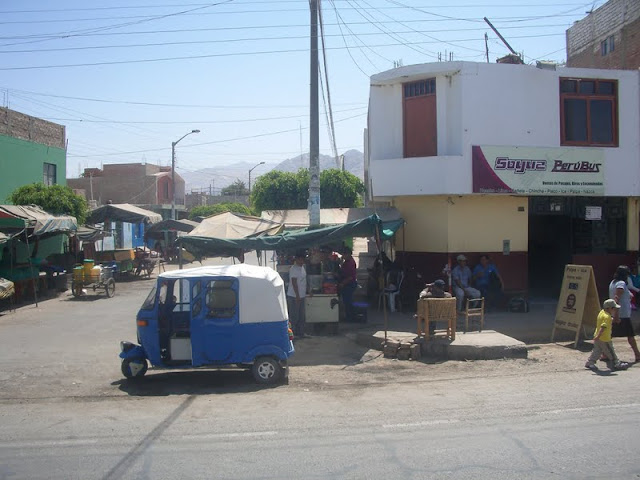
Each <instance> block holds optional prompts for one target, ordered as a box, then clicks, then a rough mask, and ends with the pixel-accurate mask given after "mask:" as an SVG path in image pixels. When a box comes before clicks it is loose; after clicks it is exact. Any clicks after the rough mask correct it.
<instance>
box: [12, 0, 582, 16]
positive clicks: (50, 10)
mask: <svg viewBox="0 0 640 480" xmlns="http://www.w3.org/2000/svg"><path fill="white" fill-rule="evenodd" d="M336 1H346V0H336ZM269 3H271V4H274V3H283V4H289V3H296V4H298V3H299V0H270V1H269ZM206 5H209V4H207V3H186V4H185V3H182V4H164V5H162V4H157V3H155V4H151V5H122V6H108V7H90V8H89V7H86V8H47V9H32V10H1V11H0V14H19V13H20V14H24V13H54V12H64V13H68V12H94V11H102V10H136V9H138V10H139V9H145V10H148V9H150V8H173V7H180V8H185V7H199V6H206ZM235 5H237V6H242V5H264V1H253V2H252V1H245V2H236V3H235ZM571 5H578V4H576V3H553V2H552V3H530V4H518V5H513V4H504V3H494V4H442V5H430V6H428V7H424V8H465V7H482V8H490V7H507V6H508V7H509V8H513V7H521V8H522V7H526V8H528V7H555V6H562V7H564V6H571ZM417 8H420V7H417Z"/></svg>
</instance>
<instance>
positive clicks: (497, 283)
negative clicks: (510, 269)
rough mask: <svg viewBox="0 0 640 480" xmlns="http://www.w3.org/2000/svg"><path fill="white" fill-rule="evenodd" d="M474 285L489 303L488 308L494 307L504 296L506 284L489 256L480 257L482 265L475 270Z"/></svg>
mask: <svg viewBox="0 0 640 480" xmlns="http://www.w3.org/2000/svg"><path fill="white" fill-rule="evenodd" d="M472 280H473V284H474V285H475V286H476V288H477V289H478V290H480V293H481V294H482V296H483V297H484V298H485V299H486V301H487V307H494V306H495V304H496V303H498V301H499V300H500V297H501V296H502V290H503V289H504V282H503V281H502V277H501V276H500V274H499V273H498V269H497V268H496V266H495V265H494V264H493V263H491V261H490V259H489V255H486V254H485V255H482V256H480V263H479V264H478V265H476V267H475V268H474V269H473V277H472Z"/></svg>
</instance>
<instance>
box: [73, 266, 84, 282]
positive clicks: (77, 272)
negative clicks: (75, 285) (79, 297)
mask: <svg viewBox="0 0 640 480" xmlns="http://www.w3.org/2000/svg"><path fill="white" fill-rule="evenodd" d="M83 278H84V268H83V267H73V279H74V280H76V281H82V279H83Z"/></svg>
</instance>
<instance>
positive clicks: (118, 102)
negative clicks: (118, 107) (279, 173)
mask: <svg viewBox="0 0 640 480" xmlns="http://www.w3.org/2000/svg"><path fill="white" fill-rule="evenodd" d="M0 90H5V91H6V92H9V93H11V92H17V93H24V94H29V95H36V96H42V97H51V98H62V99H66V100H80V101H86V102H99V103H116V104H125V105H143V106H152V107H180V108H222V109H234V108H238V109H255V108H268V109H274V108H308V107H309V105H193V104H179V103H152V102H137V101H127V100H113V99H104V98H87V97H71V96H68V95H56V94H53V93H41V92H32V91H29V90H18V89H12V88H1V87H0ZM337 105H340V106H347V105H366V104H362V103H355V102H354V103H340V104H337Z"/></svg>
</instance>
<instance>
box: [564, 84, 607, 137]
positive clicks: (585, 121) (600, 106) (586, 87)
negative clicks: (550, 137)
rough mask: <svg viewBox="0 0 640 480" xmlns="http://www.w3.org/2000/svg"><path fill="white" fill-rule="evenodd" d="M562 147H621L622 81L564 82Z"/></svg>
mask: <svg viewBox="0 0 640 480" xmlns="http://www.w3.org/2000/svg"><path fill="white" fill-rule="evenodd" d="M560 130H561V133H560V144H561V145H576V146H601V147H617V146H618V82H617V81H616V80H600V79H594V78H561V79H560Z"/></svg>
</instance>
